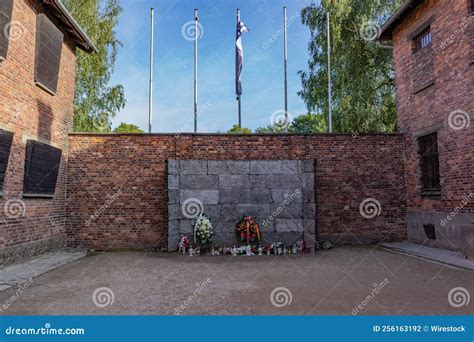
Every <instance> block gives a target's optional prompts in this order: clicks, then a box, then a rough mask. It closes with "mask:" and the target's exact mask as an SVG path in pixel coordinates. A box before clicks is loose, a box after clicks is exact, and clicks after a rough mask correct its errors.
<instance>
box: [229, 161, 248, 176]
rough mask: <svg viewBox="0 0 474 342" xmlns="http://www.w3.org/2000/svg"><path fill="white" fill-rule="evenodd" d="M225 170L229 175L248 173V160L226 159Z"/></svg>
mask: <svg viewBox="0 0 474 342" xmlns="http://www.w3.org/2000/svg"><path fill="white" fill-rule="evenodd" d="M226 167H227V172H228V173H229V174H231V175H248V174H249V173H250V161H249V160H228V161H226Z"/></svg>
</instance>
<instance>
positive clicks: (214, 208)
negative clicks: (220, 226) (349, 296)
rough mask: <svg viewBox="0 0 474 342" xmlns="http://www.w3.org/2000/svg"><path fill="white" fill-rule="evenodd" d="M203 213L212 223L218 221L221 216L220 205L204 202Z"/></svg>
mask: <svg viewBox="0 0 474 342" xmlns="http://www.w3.org/2000/svg"><path fill="white" fill-rule="evenodd" d="M203 213H204V214H206V215H207V217H209V219H210V220H211V222H212V223H215V222H218V221H219V220H220V216H221V206H220V205H218V204H206V205H204V211H203Z"/></svg>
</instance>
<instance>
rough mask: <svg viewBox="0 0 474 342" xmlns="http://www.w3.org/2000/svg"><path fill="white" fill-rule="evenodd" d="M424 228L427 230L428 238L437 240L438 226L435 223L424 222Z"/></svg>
mask: <svg viewBox="0 0 474 342" xmlns="http://www.w3.org/2000/svg"><path fill="white" fill-rule="evenodd" d="M423 229H424V230H425V234H426V237H427V238H428V239H430V240H436V228H435V226H434V224H424V225H423Z"/></svg>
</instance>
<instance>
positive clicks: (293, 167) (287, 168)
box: [281, 160, 301, 174]
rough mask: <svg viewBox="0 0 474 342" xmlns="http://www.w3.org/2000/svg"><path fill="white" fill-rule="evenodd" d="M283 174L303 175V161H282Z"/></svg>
mask: <svg viewBox="0 0 474 342" xmlns="http://www.w3.org/2000/svg"><path fill="white" fill-rule="evenodd" d="M281 173H298V174H299V173H301V160H282V161H281Z"/></svg>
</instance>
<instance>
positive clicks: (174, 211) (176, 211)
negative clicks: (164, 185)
mask: <svg viewBox="0 0 474 342" xmlns="http://www.w3.org/2000/svg"><path fill="white" fill-rule="evenodd" d="M181 218H183V215H182V213H181V205H179V204H169V205H168V220H179V219H181Z"/></svg>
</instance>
